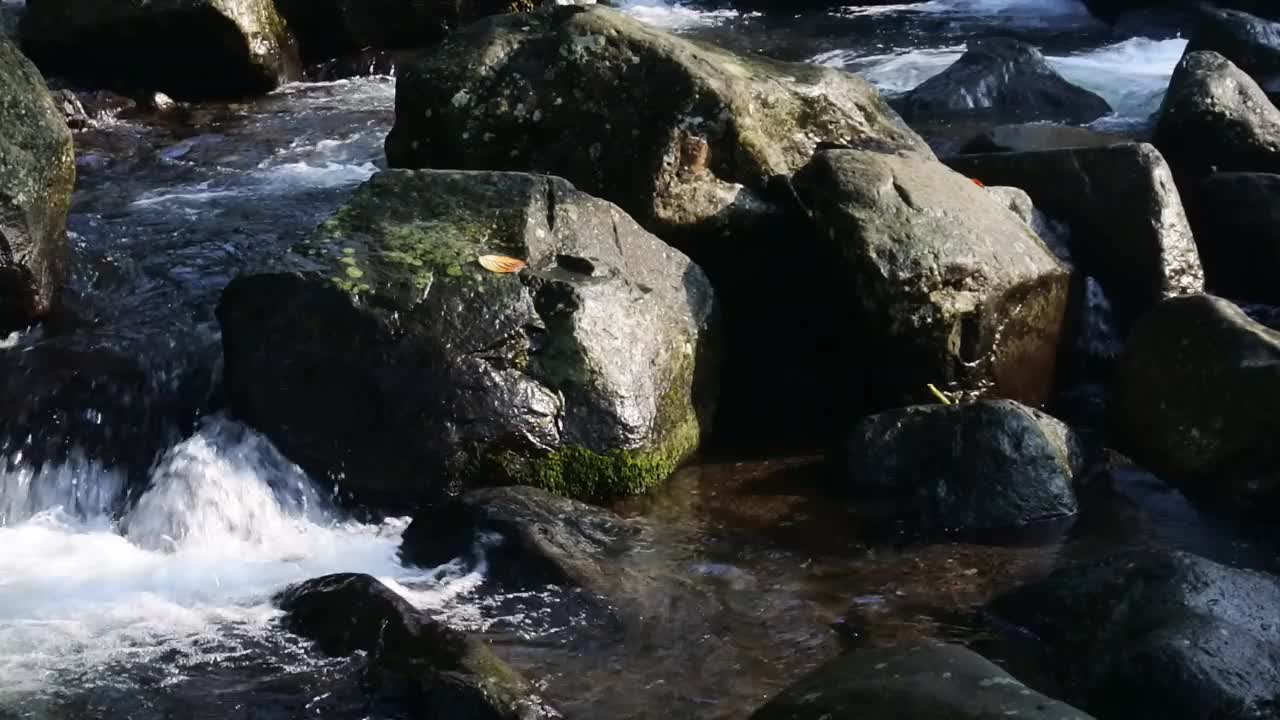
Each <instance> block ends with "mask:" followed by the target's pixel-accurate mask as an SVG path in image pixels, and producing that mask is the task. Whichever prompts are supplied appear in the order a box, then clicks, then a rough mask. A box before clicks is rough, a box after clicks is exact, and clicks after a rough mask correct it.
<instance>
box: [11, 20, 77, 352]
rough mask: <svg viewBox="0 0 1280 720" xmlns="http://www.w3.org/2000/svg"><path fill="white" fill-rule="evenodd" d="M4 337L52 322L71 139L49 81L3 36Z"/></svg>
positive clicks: (61, 272)
mask: <svg viewBox="0 0 1280 720" xmlns="http://www.w3.org/2000/svg"><path fill="white" fill-rule="evenodd" d="M0 169H2V170H3V172H0V333H5V334H7V333H8V332H9V331H12V330H15V329H18V328H21V327H25V326H26V325H28V324H30V323H31V322H32V321H34V320H36V319H38V318H41V317H44V316H45V315H47V314H48V313H49V311H50V309H51V306H52V304H53V299H54V295H55V293H57V291H58V289H59V288H60V287H61V286H62V282H63V279H64V276H65V275H66V265H67V240H66V227H67V210H68V208H69V207H70V205H71V190H72V188H73V186H74V185H75V179H76V169H75V151H74V150H73V148H72V145H71V132H70V130H68V129H67V124H66V121H65V120H64V119H63V116H62V112H61V110H60V109H59V108H58V106H57V104H56V103H55V102H54V101H53V100H52V99H51V97H50V95H49V90H48V88H47V87H46V86H45V84H44V79H43V78H41V77H40V73H39V71H38V70H36V68H35V66H33V65H32V64H31V63H30V62H29V61H28V60H27V59H26V58H25V57H23V56H22V53H20V52H18V49H17V48H16V47H14V46H13V44H12V43H10V42H9V41H8V40H7V39H5V38H3V37H0Z"/></svg>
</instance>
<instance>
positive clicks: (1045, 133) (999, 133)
mask: <svg viewBox="0 0 1280 720" xmlns="http://www.w3.org/2000/svg"><path fill="white" fill-rule="evenodd" d="M1127 142H1129V140H1127V139H1126V138H1123V137H1120V136H1119V135H1109V134H1107V133H1100V132H1097V131H1095V130H1089V129H1087V128H1081V127H1072V126H1070V125H1048V124H1045V123H1024V124H1020V125H997V126H996V127H993V128H991V129H990V130H986V131H983V132H982V133H981V134H979V135H978V136H976V137H974V138H973V139H972V140H969V141H968V142H966V143H965V144H964V145H963V146H961V148H960V150H959V152H960V154H962V155H972V154H975V153H994V152H1031V151H1035V150H1063V149H1066V148H1085V147H1106V146H1108V145H1117V144H1120V143H1127Z"/></svg>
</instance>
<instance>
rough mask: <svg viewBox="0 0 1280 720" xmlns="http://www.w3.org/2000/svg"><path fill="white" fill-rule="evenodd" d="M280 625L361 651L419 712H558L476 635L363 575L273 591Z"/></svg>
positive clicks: (512, 717)
mask: <svg viewBox="0 0 1280 720" xmlns="http://www.w3.org/2000/svg"><path fill="white" fill-rule="evenodd" d="M274 601H275V604H276V605H278V606H279V607H280V609H281V610H283V611H284V618H283V624H284V627H285V629H286V630H288V631H289V632H291V633H294V634H296V635H301V636H303V637H306V638H309V639H311V640H314V641H315V642H316V644H317V646H318V647H319V649H320V650H321V652H323V653H325V654H326V655H332V656H345V655H353V654H355V653H357V652H360V653H365V654H366V655H367V656H368V668H367V671H366V678H365V680H366V682H367V683H368V684H369V685H370V686H371V688H372V689H374V690H376V691H378V692H381V693H393V694H395V695H399V696H402V697H404V698H405V699H406V700H407V701H408V703H409V704H410V706H411V708H412V709H413V710H414V711H416V713H419V715H418V716H419V717H439V718H458V719H459V720H473V719H474V720H534V719H535V718H552V717H559V715H558V714H556V713H554V712H553V711H550V710H548V709H547V708H545V707H543V706H542V704H541V703H540V702H539V701H538V699H537V698H536V697H535V696H534V695H533V694H532V692H531V690H530V687H529V684H528V683H527V682H526V681H525V680H524V678H522V677H520V675H519V674H518V673H516V671H514V670H512V669H511V668H510V667H508V666H507V665H506V663H504V662H502V661H501V660H499V659H498V658H497V657H495V656H494V655H493V653H491V652H490V651H489V649H488V648H486V647H485V646H484V645H483V644H481V643H480V642H479V641H478V640H476V639H474V638H471V637H468V636H467V635H465V634H463V633H461V632H458V631H456V630H453V629H451V628H449V627H447V626H445V625H443V624H442V623H439V622H437V621H435V620H433V619H431V618H430V617H429V616H427V615H426V614H425V613H423V612H422V611H420V610H418V609H416V608H414V607H413V606H412V605H410V604H409V603H408V601H406V600H405V599H404V598H402V597H400V596H399V595H397V594H396V593H395V592H393V591H392V590H391V589H390V588H388V587H387V586H385V585H383V584H382V583H380V582H378V580H377V579H376V578H373V577H371V576H369V575H360V574H354V573H345V574H339V575H326V576H324V577H320V578H316V579H314V580H308V581H306V582H302V583H299V584H297V585H293V586H291V587H289V588H288V589H286V590H285V591H284V592H282V593H280V594H279V595H277V596H276V597H275V598H274Z"/></svg>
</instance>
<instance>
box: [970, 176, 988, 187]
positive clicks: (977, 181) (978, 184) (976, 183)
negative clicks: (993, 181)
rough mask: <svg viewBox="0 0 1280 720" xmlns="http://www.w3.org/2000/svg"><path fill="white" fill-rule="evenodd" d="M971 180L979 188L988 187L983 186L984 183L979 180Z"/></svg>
mask: <svg viewBox="0 0 1280 720" xmlns="http://www.w3.org/2000/svg"><path fill="white" fill-rule="evenodd" d="M969 179H970V180H972V181H973V184H974V185H977V186H978V187H986V185H983V184H982V181H981V180H979V179H978V178H969Z"/></svg>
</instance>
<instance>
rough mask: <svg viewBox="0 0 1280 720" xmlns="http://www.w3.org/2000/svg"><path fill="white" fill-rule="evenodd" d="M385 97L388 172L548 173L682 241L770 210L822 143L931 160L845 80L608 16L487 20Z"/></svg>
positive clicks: (604, 12)
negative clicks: (388, 104)
mask: <svg viewBox="0 0 1280 720" xmlns="http://www.w3.org/2000/svg"><path fill="white" fill-rule="evenodd" d="M530 68H537V70H536V71H531V70H530ZM396 90H397V92H396V124H395V127H394V129H393V130H392V132H391V134H390V136H389V137H388V138H387V159H388V161H389V162H390V164H391V165H393V166H396V167H437V168H442V167H447V168H467V169H491V170H527V171H534V172H547V173H551V174H554V175H559V176H562V177H564V178H566V179H568V180H569V181H570V182H572V183H574V184H575V185H576V186H577V187H578V188H580V189H581V190H583V191H584V192H588V193H591V194H593V195H597V196H599V197H602V198H605V199H607V200H609V201H611V202H614V203H616V204H618V205H619V206H621V207H622V208H623V210H625V211H627V212H628V213H629V214H631V216H632V217H634V218H635V219H636V220H637V221H638V222H639V223H640V224H641V225H643V226H644V227H646V228H647V229H649V230H650V231H651V232H656V233H659V234H660V235H662V236H663V237H664V238H666V239H668V240H671V241H674V242H677V243H678V244H679V243H681V241H683V240H686V239H687V238H688V237H689V234H690V233H692V232H696V231H705V230H714V231H716V233H718V232H719V231H720V230H721V229H723V228H724V227H725V225H726V223H728V222H730V221H731V220H732V219H733V218H734V217H737V216H740V215H745V216H748V217H751V218H757V217H759V216H760V215H762V214H766V215H767V214H769V212H770V208H769V207H767V205H766V203H765V199H766V197H767V196H768V195H769V191H768V187H767V186H768V184H769V180H770V179H771V178H774V177H777V176H787V175H790V174H791V173H792V172H794V171H795V170H797V169H799V168H800V167H801V166H803V165H804V164H805V163H806V162H807V161H808V160H809V158H810V157H811V156H812V154H813V151H814V148H815V147H816V146H817V144H818V143H819V142H820V141H830V142H836V143H841V144H846V145H851V146H858V147H872V148H876V149H883V150H888V151H894V150H907V151H915V152H920V153H924V154H927V153H928V150H927V149H926V148H925V146H924V144H923V142H922V141H921V140H920V138H919V137H917V136H916V135H915V134H914V133H913V132H911V131H910V130H909V129H907V128H906V127H905V126H904V125H902V123H901V121H900V119H899V118H898V117H897V115H896V114H894V112H893V111H892V110H890V109H889V107H888V106H887V105H886V104H885V103H884V101H883V100H882V99H881V98H880V96H879V94H878V93H877V92H876V91H875V89H873V88H872V87H871V86H870V85H869V84H868V83H866V82H865V81H863V80H862V79H861V78H858V77H857V76H855V75H852V74H849V73H844V72H841V71H838V70H833V69H830V68H825V67H820V66H816V65H806V64H794V63H780V62H774V61H771V60H766V59H764V58H759V57H745V56H738V55H734V54H732V53H729V52H727V51H724V50H719V49H717V48H714V47H712V46H709V45H703V44H699V43H695V42H691V41H688V40H684V39H682V38H678V37H675V36H673V35H670V34H668V33H664V32H661V31H659V30H655V29H653V28H651V27H649V26H646V25H644V24H643V23H640V22H639V21H636V20H632V19H630V18H628V17H627V16H625V15H623V14H621V13H619V12H617V11H614V10H611V9H607V8H579V7H562V8H555V9H552V10H549V11H544V12H539V13H534V14H530V15H520V16H500V17H496V18H490V19H489V20H486V21H482V22H480V23H477V24H475V25H473V26H471V27H468V28H466V29H465V30H464V31H462V32H459V33H458V34H456V35H455V36H454V37H453V38H451V39H450V41H449V42H448V43H446V44H445V45H444V46H442V47H441V48H440V49H439V50H437V51H436V52H434V53H432V54H431V55H429V56H427V57H426V58H424V59H423V60H422V61H421V62H419V63H417V64H415V65H413V66H411V67H408V68H405V69H404V70H403V71H402V74H401V77H400V80H399V83H398V86H397V89H396ZM702 239H703V240H705V239H706V237H705V236H703V238H702Z"/></svg>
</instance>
